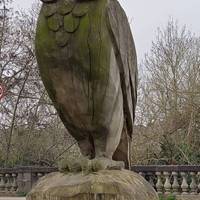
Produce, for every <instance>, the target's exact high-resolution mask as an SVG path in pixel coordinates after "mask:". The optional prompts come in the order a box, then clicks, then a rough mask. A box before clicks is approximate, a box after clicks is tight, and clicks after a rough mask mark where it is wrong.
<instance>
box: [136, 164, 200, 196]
mask: <svg viewBox="0 0 200 200" xmlns="http://www.w3.org/2000/svg"><path fill="white" fill-rule="evenodd" d="M132 170H133V171H135V172H138V173H139V174H140V175H142V176H143V177H144V178H145V179H146V180H147V181H148V182H149V183H150V184H151V185H152V186H153V187H154V188H155V190H156V191H157V192H158V194H165V195H169V194H173V195H200V165H194V166H184V165H177V166H174V165H165V166H133V167H132Z"/></svg>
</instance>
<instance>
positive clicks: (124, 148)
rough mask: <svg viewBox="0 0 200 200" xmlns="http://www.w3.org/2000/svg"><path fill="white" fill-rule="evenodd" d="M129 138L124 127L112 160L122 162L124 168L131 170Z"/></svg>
mask: <svg viewBox="0 0 200 200" xmlns="http://www.w3.org/2000/svg"><path fill="white" fill-rule="evenodd" d="M130 150H131V138H130V136H129V135H128V133H127V128H126V126H124V128H123V131H122V135H121V139H120V143H119V145H118V147H117V149H116V151H115V153H114V155H113V160H116V161H124V163H125V168H126V169H128V170H130V169H131V160H130V159H131V153H130Z"/></svg>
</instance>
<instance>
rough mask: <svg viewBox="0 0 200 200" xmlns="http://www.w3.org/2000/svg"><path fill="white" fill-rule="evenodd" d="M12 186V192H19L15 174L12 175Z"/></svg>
mask: <svg viewBox="0 0 200 200" xmlns="http://www.w3.org/2000/svg"><path fill="white" fill-rule="evenodd" d="M12 179H13V181H12V186H11V191H13V192H16V191H17V174H15V173H13V174H12Z"/></svg>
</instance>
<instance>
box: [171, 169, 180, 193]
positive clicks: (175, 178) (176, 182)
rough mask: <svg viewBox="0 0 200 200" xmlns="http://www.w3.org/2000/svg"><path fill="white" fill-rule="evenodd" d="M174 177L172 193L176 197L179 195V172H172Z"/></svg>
mask: <svg viewBox="0 0 200 200" xmlns="http://www.w3.org/2000/svg"><path fill="white" fill-rule="evenodd" d="M172 176H173V184H172V192H173V194H174V195H177V194H179V189H180V185H179V183H178V172H172Z"/></svg>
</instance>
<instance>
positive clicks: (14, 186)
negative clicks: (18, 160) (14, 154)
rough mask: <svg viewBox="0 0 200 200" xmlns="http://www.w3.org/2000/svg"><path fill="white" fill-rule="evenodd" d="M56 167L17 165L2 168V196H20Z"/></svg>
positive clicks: (0, 184)
mask: <svg viewBox="0 0 200 200" xmlns="http://www.w3.org/2000/svg"><path fill="white" fill-rule="evenodd" d="M53 171H57V169H56V168H46V167H16V168H0V196H18V195H23V194H26V193H28V192H29V191H30V190H31V188H32V187H33V185H34V184H35V183H36V182H37V180H38V179H39V178H40V177H42V176H44V175H45V174H48V173H50V172H53Z"/></svg>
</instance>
